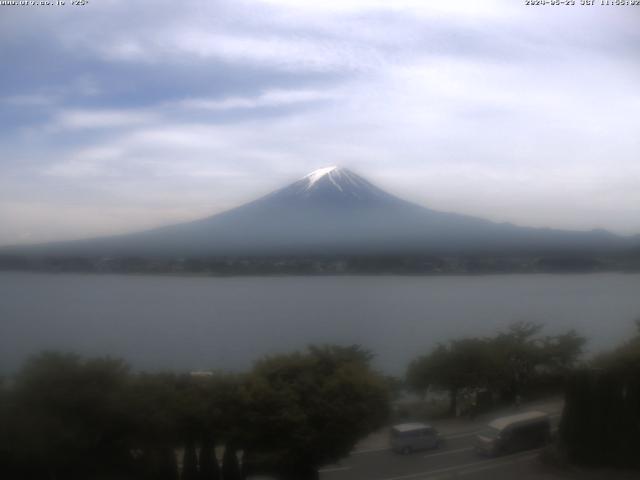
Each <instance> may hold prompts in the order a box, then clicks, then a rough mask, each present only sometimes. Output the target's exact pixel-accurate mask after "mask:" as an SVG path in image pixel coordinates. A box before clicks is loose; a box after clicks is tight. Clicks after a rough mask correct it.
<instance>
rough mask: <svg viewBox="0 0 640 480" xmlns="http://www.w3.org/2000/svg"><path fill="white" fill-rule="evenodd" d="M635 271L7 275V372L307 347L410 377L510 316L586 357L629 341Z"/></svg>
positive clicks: (200, 365) (161, 364)
mask: <svg viewBox="0 0 640 480" xmlns="http://www.w3.org/2000/svg"><path fill="white" fill-rule="evenodd" d="M638 317H640V275H625V274H593V275H496V276H474V277H466V276H455V277H454V276H451V277H402V276H401V277H395V276H381V277H252V278H245V277H235V278H209V277H206V278H200V277H161V276H159V277H153V276H133V275H132V276H122V275H84V274H79V275H75V274H34V273H10V272H4V273H0V371H2V372H4V373H7V372H11V371H13V370H15V369H16V368H17V367H18V366H19V365H20V363H21V362H22V361H23V360H24V359H25V358H26V357H27V356H28V355H30V354H33V353H35V352H38V351H40V350H42V349H57V350H73V351H76V352H79V353H83V354H91V355H94V354H109V355H111V356H117V357H122V358H124V359H126V360H127V361H129V362H130V363H131V364H132V365H133V366H134V367H136V368H139V369H146V370H155V369H159V368H171V369H174V370H185V369H186V370H196V369H209V368H218V369H234V370H238V369H244V368H248V367H249V366H250V365H251V363H252V362H253V361H254V360H255V359H257V358H259V357H260V356H262V355H265V354H268V353H274V352H282V351H289V350H293V349H299V348H303V347H304V346H305V345H307V344H309V343H323V342H332V343H334V342H336V343H341V344H352V343H358V344H362V345H363V346H365V347H367V348H369V349H371V350H373V351H374V352H375V353H376V355H377V358H376V362H377V366H378V367H380V368H381V369H383V370H385V371H386V372H388V373H395V374H398V373H402V372H403V371H404V369H405V367H406V365H407V363H408V362H409V360H410V359H411V358H413V357H414V356H416V355H418V354H421V353H424V352H426V351H427V350H428V349H429V348H430V347H432V346H433V345H434V344H435V343H437V342H439V341H444V340H448V339H451V338H455V337H459V336H465V335H484V334H491V333H493V332H495V331H496V330H497V329H499V328H501V327H504V326H506V325H508V324H509V323H510V322H512V321H514V320H534V321H539V322H543V323H545V324H546V331H547V332H549V333H554V332H558V331H561V330H566V329H568V328H575V329H577V330H578V331H579V332H580V333H582V334H584V335H586V336H587V337H588V338H589V348H590V349H591V350H592V351H597V350H601V349H603V348H608V347H611V346H613V345H615V344H616V343H617V342H620V341H622V340H623V339H625V338H626V337H627V336H628V335H630V334H631V333H632V332H633V330H634V328H633V319H634V318H638Z"/></svg>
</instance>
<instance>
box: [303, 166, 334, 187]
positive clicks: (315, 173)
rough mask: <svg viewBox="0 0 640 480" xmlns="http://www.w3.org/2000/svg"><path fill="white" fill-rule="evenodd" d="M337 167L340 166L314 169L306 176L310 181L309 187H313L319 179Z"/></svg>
mask: <svg viewBox="0 0 640 480" xmlns="http://www.w3.org/2000/svg"><path fill="white" fill-rule="evenodd" d="M337 169H338V167H336V166H335V165H333V166H331V167H324V168H319V169H318V170H314V171H313V172H311V173H310V174H308V175H305V177H304V178H306V179H307V180H308V181H309V184H308V185H307V188H311V187H312V186H313V184H314V183H316V182H317V181H318V180H320V179H321V178H322V177H324V176H325V175H329V174H330V173H331V172H333V171H334V170H337Z"/></svg>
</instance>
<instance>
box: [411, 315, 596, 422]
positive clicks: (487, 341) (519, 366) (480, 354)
mask: <svg viewBox="0 0 640 480" xmlns="http://www.w3.org/2000/svg"><path fill="white" fill-rule="evenodd" d="M541 330H542V325H539V324H536V323H531V322H517V323H514V324H512V325H510V326H509V328H508V329H507V330H506V331H505V332H500V333H498V334H496V335H495V336H493V337H489V338H462V339H457V340H452V341H450V342H449V343H446V344H440V345H438V346H436V348H434V349H433V350H432V351H431V352H430V353H428V354H427V355H423V356H421V357H418V358H416V359H415V360H413V361H412V362H411V363H410V364H409V367H408V369H407V373H406V381H407V384H408V385H409V386H410V388H412V390H414V391H416V392H418V393H420V394H424V393H425V392H426V391H427V390H428V389H429V388H430V387H437V388H442V389H445V390H447V391H448V392H449V397H450V404H449V413H450V414H454V413H455V412H456V410H457V399H458V394H459V392H460V391H461V390H463V389H487V390H489V391H492V392H497V393H500V394H501V396H502V398H503V399H505V400H507V401H514V400H515V399H516V397H517V396H518V395H520V394H521V393H522V391H523V389H524V388H525V387H527V386H529V385H530V384H531V382H532V380H533V379H535V378H540V377H541V375H542V374H543V373H544V374H545V375H547V376H555V377H558V376H562V377H564V376H565V375H566V374H567V372H568V371H570V369H571V368H573V367H574V366H575V365H576V362H577V360H578V358H579V357H580V355H581V354H582V348H583V346H584V343H585V339H584V338H583V337H581V336H579V335H578V334H577V333H576V332H575V331H573V330H570V331H568V332H566V333H563V334H560V335H556V336H546V337H540V335H539V333H540V331H541Z"/></svg>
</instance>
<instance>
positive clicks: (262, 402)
mask: <svg viewBox="0 0 640 480" xmlns="http://www.w3.org/2000/svg"><path fill="white" fill-rule="evenodd" d="M371 358H372V355H371V354H370V353H369V352H368V351H366V350H363V349H361V348H360V347H358V346H351V347H338V346H324V347H310V348H309V350H308V351H307V352H305V353H294V354H290V355H277V356H273V357H268V358H265V359H264V360H262V361H260V362H258V363H257V364H256V366H255V368H254V370H253V372H252V375H251V376H250V377H249V378H248V380H247V382H246V384H245V388H244V398H245V400H244V401H245V404H246V416H245V422H246V425H247V426H246V432H248V436H246V437H244V438H243V447H244V450H245V452H248V454H247V455H246V458H247V462H248V463H251V465H252V466H255V468H259V464H261V463H262V464H263V466H264V465H265V464H269V466H268V468H271V469H275V470H277V471H278V472H277V473H279V474H280V475H281V476H288V477H289V478H292V479H296V480H305V479H313V478H317V468H318V467H319V466H320V465H324V464H327V463H331V462H335V461H337V460H339V459H340V458H342V457H344V456H346V455H347V454H348V453H349V452H350V451H351V449H352V448H353V446H354V444H355V443H356V442H357V440H359V439H360V438H361V437H363V436H365V435H367V434H368V433H369V432H371V431H373V430H374V429H376V428H377V427H379V426H380V425H381V423H382V422H383V421H384V420H385V419H386V416H387V414H388V389H387V385H386V382H385V380H384V378H383V377H382V376H380V375H378V374H377V373H375V372H374V371H372V370H371V368H370V366H369V362H370V360H371ZM261 473H264V472H261Z"/></svg>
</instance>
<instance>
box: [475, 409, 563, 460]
mask: <svg viewBox="0 0 640 480" xmlns="http://www.w3.org/2000/svg"><path fill="white" fill-rule="evenodd" d="M550 438H551V421H550V419H549V415H548V414H546V413H544V412H536V411H533V412H524V413H519V414H517V415H510V416H508V417H501V418H496V419H495V420H493V421H492V422H491V423H489V425H487V426H486V427H485V428H484V430H482V431H480V433H478V435H476V439H475V443H474V448H475V450H476V452H478V453H481V454H484V455H489V456H494V455H500V454H502V453H512V452H517V451H519V450H528V449H530V448H536V447H540V446H542V445H544V444H546V443H548V442H549V439H550Z"/></svg>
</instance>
